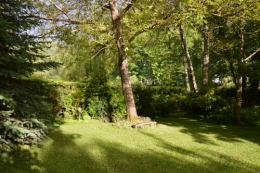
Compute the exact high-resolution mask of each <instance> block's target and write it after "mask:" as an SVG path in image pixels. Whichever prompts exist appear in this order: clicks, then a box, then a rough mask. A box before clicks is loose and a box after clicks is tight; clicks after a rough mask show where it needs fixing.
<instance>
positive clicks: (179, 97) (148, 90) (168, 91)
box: [134, 85, 186, 118]
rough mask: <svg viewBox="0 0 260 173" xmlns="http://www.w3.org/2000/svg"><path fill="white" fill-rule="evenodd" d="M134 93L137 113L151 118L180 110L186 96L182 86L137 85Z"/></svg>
mask: <svg viewBox="0 0 260 173" xmlns="http://www.w3.org/2000/svg"><path fill="white" fill-rule="evenodd" d="M134 94H135V99H136V106H137V112H138V114H139V115H141V116H148V117H151V118H154V117H155V116H167V115H168V114H169V113H171V112H177V111H181V110H182V106H183V105H182V104H183V100H184V99H185V97H186V91H185V90H184V88H181V87H174V86H142V85H138V86H135V87H134Z"/></svg>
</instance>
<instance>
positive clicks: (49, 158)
mask: <svg viewBox="0 0 260 173" xmlns="http://www.w3.org/2000/svg"><path fill="white" fill-rule="evenodd" d="M156 121H157V122H158V125H157V126H156V127H147V128H144V129H124V128H118V127H116V126H115V125H113V124H109V123H100V122H87V123H86V122H80V123H67V124H63V125H61V126H60V127H59V128H57V129H56V130H55V131H54V132H53V133H51V135H50V139H49V140H47V141H45V142H44V143H43V144H42V145H41V146H39V147H36V146H34V147H31V148H24V149H20V150H18V151H16V152H15V154H14V156H13V157H11V158H10V159H9V160H8V161H5V162H3V161H1V163H0V166H1V167H0V172H1V173H105V172H107V173H116V172H120V173H175V172H176V173H178V172H181V173H189V172H191V173H196V172H197V173H209V172H211V173H212V172H218V173H225V172H226V173H240V172H241V173H242V172H245V173H256V172H260V127H236V126H223V125H215V124H209V123H205V122H198V121H195V120H191V119H186V118H185V117H183V116H181V115H178V116H175V115H174V116H171V117H167V118H160V119H156Z"/></svg>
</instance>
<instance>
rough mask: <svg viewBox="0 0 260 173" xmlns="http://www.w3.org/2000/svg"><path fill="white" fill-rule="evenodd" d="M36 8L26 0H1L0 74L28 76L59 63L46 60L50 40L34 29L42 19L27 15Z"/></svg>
mask: <svg viewBox="0 0 260 173" xmlns="http://www.w3.org/2000/svg"><path fill="white" fill-rule="evenodd" d="M32 10H33V7H32V6H30V4H29V2H27V1H25V0H10V1H9V0H3V1H0V76H5V77H20V76H28V75H29V74H32V73H33V72H35V71H42V70H46V69H49V68H51V67H55V66H57V65H58V64H57V63H55V62H45V58H46V56H44V55H43V54H42V52H43V51H42V50H43V48H44V45H46V42H44V41H43V38H42V37H40V36H36V33H35V32H32V29H33V28H36V27H37V26H39V25H40V23H39V21H38V20H36V19H31V18H28V17H26V16H28V15H29V13H30V12H31V11H32Z"/></svg>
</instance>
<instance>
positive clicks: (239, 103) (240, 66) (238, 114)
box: [235, 31, 245, 122]
mask: <svg viewBox="0 0 260 173" xmlns="http://www.w3.org/2000/svg"><path fill="white" fill-rule="evenodd" d="M242 32H243V31H241V45H240V50H239V55H238V58H237V87H236V110H235V116H236V119H237V121H238V122H240V118H241V108H242V93H243V92H242V91H243V87H242V85H243V72H242V69H243V55H244V45H245V40H244V34H243V33H242Z"/></svg>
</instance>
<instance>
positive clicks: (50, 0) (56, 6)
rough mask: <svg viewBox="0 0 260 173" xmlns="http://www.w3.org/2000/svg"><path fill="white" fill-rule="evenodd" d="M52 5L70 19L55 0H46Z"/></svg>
mask: <svg viewBox="0 0 260 173" xmlns="http://www.w3.org/2000/svg"><path fill="white" fill-rule="evenodd" d="M48 1H49V2H50V3H51V4H52V5H54V7H55V8H57V9H58V10H59V11H60V12H62V13H63V14H64V15H65V16H67V18H68V19H69V20H71V17H70V16H69V15H68V14H67V13H66V12H65V11H64V10H63V9H62V8H60V7H59V6H58V5H57V4H56V3H55V2H53V1H52V0H48Z"/></svg>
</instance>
